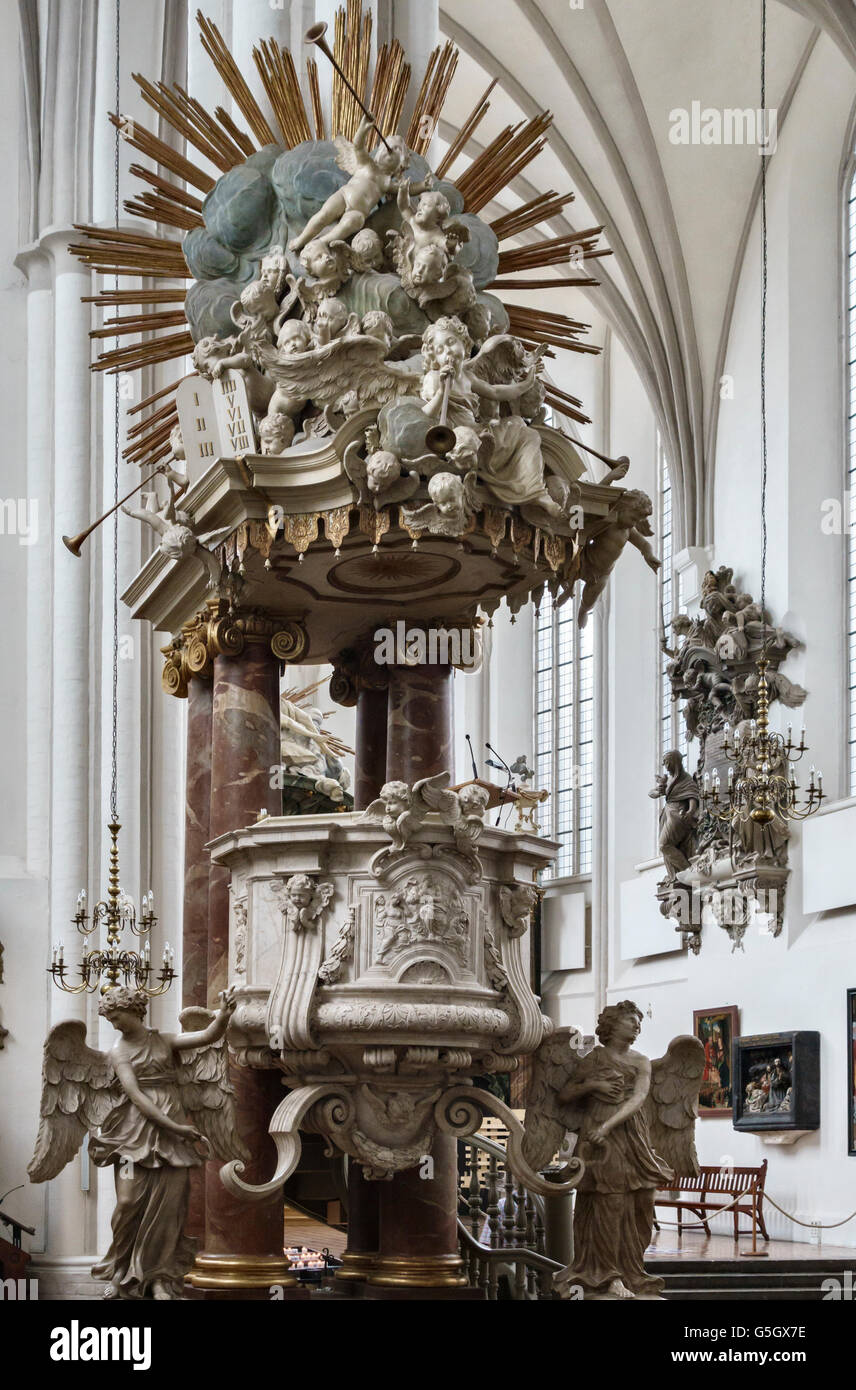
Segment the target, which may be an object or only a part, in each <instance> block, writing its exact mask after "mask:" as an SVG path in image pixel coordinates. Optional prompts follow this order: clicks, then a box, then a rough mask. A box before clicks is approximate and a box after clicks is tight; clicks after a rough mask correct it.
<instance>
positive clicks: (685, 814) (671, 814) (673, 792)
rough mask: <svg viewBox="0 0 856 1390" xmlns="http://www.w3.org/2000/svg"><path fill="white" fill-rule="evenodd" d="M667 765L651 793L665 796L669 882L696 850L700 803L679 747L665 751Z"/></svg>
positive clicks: (663, 841) (663, 842)
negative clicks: (695, 842) (695, 841)
mask: <svg viewBox="0 0 856 1390" xmlns="http://www.w3.org/2000/svg"><path fill="white" fill-rule="evenodd" d="M663 767H664V768H665V769H666V770H665V772H664V773H662V774H661V775H660V776H659V777H658V778H657V781H656V783H655V785H654V786H653V787H652V788H651V790H650V791H649V793H648V795H649V796H650V797H653V798H654V799H655V800H656V799H657V798H658V797H661V796H662V797H664V798H665V802H664V805H663V808H662V810H661V811H660V853H661V854H662V856H663V863H664V864H665V866H666V876H667V882H669V883H673V882H674V879H675V875H676V874H677V873H678V872H679V871H680V870H681V869H686V868H688V867H689V855H690V854H691V853H692V852H693V846H694V839H695V829H696V823H697V820H698V810H699V804H700V797H699V790H698V785H697V783H696V780H695V778H694V777H691V776H690V774H689V773H688V772H687V771H686V769H685V767H684V760H683V758H682V757H681V754H680V753H679V752H678V750H677V749H676V748H672V749H670V750H669V752H668V753H665V754H664V755H663Z"/></svg>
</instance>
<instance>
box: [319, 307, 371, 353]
mask: <svg viewBox="0 0 856 1390" xmlns="http://www.w3.org/2000/svg"><path fill="white" fill-rule="evenodd" d="M359 328H360V320H359V318H358V317H357V315H356V314H352V313H350V312H349V311H348V309H347V307H346V305H345V304H343V303H342V301H341V299H335V298H333V297H332V296H329V297H328V298H327V299H322V300H321V302H320V303H319V305H318V308H317V310H316V311H315V322H314V324H313V334H312V341H313V343H314V345H315V347H317V348H320V347H326V346H327V344H328V343H332V341H333V339H334V338H341V337H342V336H343V335H344V334H346V333H347V334H349V335H351V336H353V335H354V334H356V333H359Z"/></svg>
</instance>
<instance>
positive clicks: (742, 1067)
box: [732, 1031, 820, 1134]
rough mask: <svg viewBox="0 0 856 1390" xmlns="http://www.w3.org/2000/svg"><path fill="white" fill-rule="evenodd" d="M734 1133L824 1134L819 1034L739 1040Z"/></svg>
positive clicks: (736, 1043) (735, 1064)
mask: <svg viewBox="0 0 856 1390" xmlns="http://www.w3.org/2000/svg"><path fill="white" fill-rule="evenodd" d="M732 1079H733V1083H734V1128H735V1129H745V1130H753V1131H755V1132H756V1133H759V1134H760V1133H763V1131H764V1130H782V1129H819V1128H820V1034H819V1033H813V1032H807V1031H804V1032H784V1033H756V1034H754V1035H753V1036H751V1037H749V1036H747V1037H743V1038H735V1040H734V1057H733V1061H732Z"/></svg>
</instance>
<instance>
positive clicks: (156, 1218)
mask: <svg viewBox="0 0 856 1390" xmlns="http://www.w3.org/2000/svg"><path fill="white" fill-rule="evenodd" d="M220 999H221V1001H222V1002H221V1007H220V1008H219V1010H218V1011H217V1012H216V1013H211V1012H209V1011H208V1010H207V1009H200V1008H190V1009H185V1010H183V1012H182V1014H181V1015H180V1017H181V1023H182V1025H183V1026H184V1027H185V1028H191V1027H192V1026H193V1025H197V1031H186V1032H182V1033H159V1032H158V1031H157V1029H155V1028H147V1027H146V1026H145V1024H144V1022H143V1019H144V1017H145V1013H146V1008H147V1005H148V996H147V995H146V994H145V993H144V992H143V991H142V990H138V989H127V988H125V987H124V986H116V987H114V988H112V989H110V990H108V992H107V993H106V994H105V995H104V997H103V999H102V1000H101V1003H100V1005H99V1007H98V1012H99V1013H100V1014H101V1015H102V1016H103V1017H104V1018H107V1019H109V1021H110V1022H111V1023H112V1024H113V1027H114V1028H115V1029H116V1030H117V1032H118V1033H119V1035H120V1036H119V1039H118V1041H117V1042H116V1043H115V1045H114V1046H113V1048H112V1050H111V1051H110V1052H99V1051H98V1050H97V1049H96V1048H91V1047H88V1046H87V1044H86V1025H85V1024H84V1023H82V1022H79V1021H77V1020H74V1021H70V1022H67V1023H59V1024H57V1026H56V1027H55V1028H52V1029H51V1031H50V1033H49V1034H48V1036H47V1041H46V1042H45V1052H44V1062H43V1066H42V1100H41V1110H40V1114H41V1120H40V1123H39V1133H38V1137H37V1139H36V1149H35V1153H34V1154H33V1157H32V1160H31V1162H30V1166H29V1169H28V1172H29V1175H30V1178H31V1180H32V1181H33V1182H46V1181H47V1179H48V1178H53V1177H56V1175H57V1173H60V1172H62V1170H63V1168H64V1167H65V1166H66V1164H67V1163H69V1162H70V1161H71V1159H72V1158H73V1157H74V1155H75V1154H76V1153H77V1151H78V1149H79V1148H80V1146H81V1144H82V1142H83V1136H84V1134H86V1133H88V1134H89V1136H90V1139H89V1156H90V1158H91V1159H92V1160H93V1162H94V1163H96V1164H97V1165H98V1166H99V1167H101V1168H107V1167H112V1168H113V1170H114V1177H115V1183H116V1209H115V1211H114V1213H113V1221H112V1227H113V1240H112V1243H111V1245H110V1249H109V1250H108V1251H107V1254H106V1255H105V1256H104V1258H103V1260H100V1261H99V1262H98V1264H96V1265H93V1267H92V1277H93V1278H94V1279H104V1280H106V1283H107V1287H106V1290H105V1293H104V1297H105V1298H116V1299H146V1298H151V1299H157V1300H168V1299H175V1298H181V1290H182V1284H183V1279H184V1275H185V1274H186V1273H187V1271H188V1269H189V1268H190V1266H191V1265H192V1264H193V1258H194V1253H195V1252H194V1247H193V1242H192V1241H191V1240H190V1239H188V1238H187V1237H186V1236H185V1234H184V1223H185V1219H186V1216H187V1203H188V1195H189V1190H190V1169H191V1168H195V1167H198V1166H199V1164H201V1163H203V1162H204V1160H205V1159H206V1158H208V1157H212V1156H216V1157H217V1158H223V1159H227V1158H244V1159H246V1158H247V1157H249V1155H248V1154H247V1152H246V1150H245V1149H244V1146H243V1144H242V1142H241V1140H240V1139H239V1137H238V1134H237V1131H236V1127H235V1110H234V1102H233V1091H232V1087H231V1086H230V1084H229V1079H228V1061H227V1056H226V1044H225V1041H224V1035H225V1032H226V1028H227V1027H228V1024H229V1019H230V1018H231V1015H232V1013H233V1011H234V1008H235V999H234V997H233V993H232V991H231V990H227V991H226V992H224V993H223V994H221V995H220Z"/></svg>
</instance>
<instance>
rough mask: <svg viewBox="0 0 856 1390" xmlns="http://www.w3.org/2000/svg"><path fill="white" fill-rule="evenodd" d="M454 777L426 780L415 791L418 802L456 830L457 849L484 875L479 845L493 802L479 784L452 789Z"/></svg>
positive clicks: (428, 778) (444, 775)
mask: <svg viewBox="0 0 856 1390" xmlns="http://www.w3.org/2000/svg"><path fill="white" fill-rule="evenodd" d="M450 781H451V776H450V774H449V773H448V772H439V773H437V775H436V776H435V777H425V778H423V779H422V781H421V782H417V783H416V784H415V786H414V788H413V795H414V799H416V797H417V795H418V797H419V799H421V801H422V802H423V803H424V804H425V806H427V807H428V809H429V810H431V811H437V812H438V813H439V814H440V815H441V816H442V818H443V820H444V821H445V822H446V824H447V825H449V826H451V827H452V833H453V834H454V837H455V848H456V850H457V851H458V853H459V854H460V855H462V856H463V858H464V859H465V860H466V861H467V863H468V864H469V866H470V868H471V869H472V870H473V871H474V872H475V873H476V874H477V875H480V874H481V863H480V862H479V858H478V855H477V854H476V844H477V842H478V840H479V837H480V835H481V833H482V830H483V829H484V813H485V811H486V810H487V803H488V801H489V800H490V792H489V791H488V790H487V788H486V787H480V786H479V785H478V783H477V782H468V783H466V784H465V785H464V786H463V787H461V788H460V790H459V791H454V790H453V789H452V788H450V787H449V782H450Z"/></svg>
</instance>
